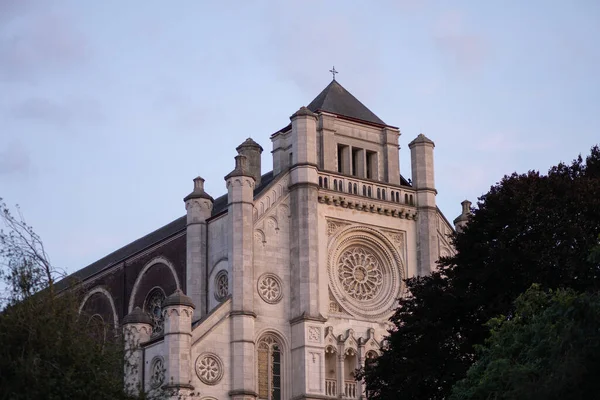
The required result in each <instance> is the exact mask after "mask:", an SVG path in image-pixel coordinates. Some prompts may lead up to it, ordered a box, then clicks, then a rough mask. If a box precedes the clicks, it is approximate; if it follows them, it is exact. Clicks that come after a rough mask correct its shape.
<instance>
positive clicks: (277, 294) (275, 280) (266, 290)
mask: <svg viewBox="0 0 600 400" xmlns="http://www.w3.org/2000/svg"><path fill="white" fill-rule="evenodd" d="M282 288H283V284H282V282H281V279H279V277H278V276H277V275H275V274H272V273H266V274H262V275H261V276H260V277H259V278H258V284H257V289H258V294H259V296H260V298H261V299H263V300H264V301H265V302H266V303H269V304H277V303H279V302H280V301H281V298H282V297H283V290H282Z"/></svg>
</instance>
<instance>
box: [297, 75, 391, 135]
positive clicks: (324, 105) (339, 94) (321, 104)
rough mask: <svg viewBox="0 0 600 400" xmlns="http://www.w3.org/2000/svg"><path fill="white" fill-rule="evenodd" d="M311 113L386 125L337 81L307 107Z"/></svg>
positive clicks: (332, 82)
mask: <svg viewBox="0 0 600 400" xmlns="http://www.w3.org/2000/svg"><path fill="white" fill-rule="evenodd" d="M307 108H308V109H309V110H310V111H312V112H317V111H326V112H330V113H333V114H338V115H343V116H345V117H350V118H354V119H359V120H362V121H367V122H371V123H374V124H379V125H386V123H385V122H383V121H382V120H381V119H380V118H379V117H378V116H377V115H375V114H373V112H372V111H371V110H369V109H368V108H367V107H366V106H365V105H364V104H363V103H361V102H360V101H358V99H357V98H356V97H354V96H353V95H352V94H351V93H350V92H349V91H347V90H346V89H344V87H343V86H342V85H340V84H339V83H338V81H336V80H333V81H331V83H330V84H329V85H327V87H326V88H325V89H323V91H322V92H321V93H319V95H318V96H317V97H315V99H314V100H313V101H311V102H310V104H309V105H308V107H307Z"/></svg>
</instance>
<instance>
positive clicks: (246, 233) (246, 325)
mask: <svg viewBox="0 0 600 400" xmlns="http://www.w3.org/2000/svg"><path fill="white" fill-rule="evenodd" d="M225 181H226V182H227V199H228V216H227V218H228V220H229V228H228V231H229V233H228V234H229V240H228V246H229V249H228V259H229V262H230V263H231V274H232V286H233V288H232V291H231V293H232V311H231V379H232V381H231V391H230V392H229V395H230V397H231V398H232V399H236V400H249V399H255V398H257V397H258V394H257V393H256V382H255V372H254V371H255V361H254V359H255V343H254V334H255V332H254V320H255V318H256V314H255V313H254V288H255V284H254V282H255V281H254V264H253V248H252V246H253V221H252V211H253V209H254V185H255V180H254V177H253V176H252V175H251V173H250V171H249V168H248V164H247V159H246V157H245V156H243V155H238V156H236V157H235V169H234V170H233V171H232V172H231V173H230V174H229V175H227V176H226V177H225Z"/></svg>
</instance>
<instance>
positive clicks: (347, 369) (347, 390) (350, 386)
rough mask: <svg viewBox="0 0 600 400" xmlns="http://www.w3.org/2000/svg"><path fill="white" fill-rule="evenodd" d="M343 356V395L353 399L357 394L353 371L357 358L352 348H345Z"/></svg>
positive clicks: (356, 366) (356, 365) (355, 367)
mask: <svg viewBox="0 0 600 400" xmlns="http://www.w3.org/2000/svg"><path fill="white" fill-rule="evenodd" d="M345 355H346V357H345V358H344V392H343V394H344V396H345V397H348V398H351V399H354V398H356V394H357V387H356V378H355V377H354V372H355V371H356V369H357V368H358V364H357V362H358V358H357V357H356V351H355V350H354V349H347V350H346V352H345Z"/></svg>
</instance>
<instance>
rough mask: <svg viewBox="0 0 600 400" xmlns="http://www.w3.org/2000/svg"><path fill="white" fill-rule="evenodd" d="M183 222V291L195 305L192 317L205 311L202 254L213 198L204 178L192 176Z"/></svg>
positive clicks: (203, 261) (203, 262) (204, 272)
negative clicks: (184, 290) (184, 237)
mask: <svg viewBox="0 0 600 400" xmlns="http://www.w3.org/2000/svg"><path fill="white" fill-rule="evenodd" d="M183 201H185V209H186V211H187V226H186V291H187V294H188V295H189V296H190V298H191V299H192V302H193V304H194V306H195V307H196V309H197V312H196V314H195V317H196V319H200V318H202V316H204V315H205V314H206V313H207V296H206V293H207V288H206V273H207V267H206V254H207V247H206V246H207V241H208V239H207V235H208V231H207V224H206V220H207V219H208V218H210V216H211V213H212V209H213V203H214V200H213V198H212V197H211V196H210V195H209V194H208V193H206V192H205V191H204V179H202V178H201V177H199V176H198V177H196V178H195V179H194V190H193V191H192V193H190V194H188V195H187V196H185V198H184V199H183Z"/></svg>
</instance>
